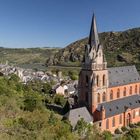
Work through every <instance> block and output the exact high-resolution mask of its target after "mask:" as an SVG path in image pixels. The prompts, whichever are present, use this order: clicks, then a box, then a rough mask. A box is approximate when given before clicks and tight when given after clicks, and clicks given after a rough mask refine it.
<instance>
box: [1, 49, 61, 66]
mask: <svg viewBox="0 0 140 140" xmlns="http://www.w3.org/2000/svg"><path fill="white" fill-rule="evenodd" d="M58 50H59V48H47V47H46V48H18V49H15V48H3V47H0V63H6V61H8V63H9V64H12V65H19V66H27V67H28V66H29V65H30V66H32V65H35V64H36V65H37V64H38V65H39V64H40V65H42V64H44V63H45V61H46V59H47V58H49V57H51V56H53V55H54V54H55V53H56V52H58Z"/></svg>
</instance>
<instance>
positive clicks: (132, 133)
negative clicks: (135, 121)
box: [126, 128, 140, 140]
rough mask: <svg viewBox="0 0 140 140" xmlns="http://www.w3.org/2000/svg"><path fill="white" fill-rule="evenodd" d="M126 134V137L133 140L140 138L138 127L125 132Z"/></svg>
mask: <svg viewBox="0 0 140 140" xmlns="http://www.w3.org/2000/svg"><path fill="white" fill-rule="evenodd" d="M126 136H127V137H128V138H131V139H133V140H139V139H140V128H134V129H131V130H130V131H129V132H128V133H127V134H126Z"/></svg>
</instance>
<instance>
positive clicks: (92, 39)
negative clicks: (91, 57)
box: [88, 14, 99, 48]
mask: <svg viewBox="0 0 140 140" xmlns="http://www.w3.org/2000/svg"><path fill="white" fill-rule="evenodd" d="M88 44H89V45H90V47H92V46H93V45H95V46H96V48H97V46H98V45H99V37H98V31H97V26H96V19H95V15H94V14H93V17H92V23H91V29H90V35H89V42H88Z"/></svg>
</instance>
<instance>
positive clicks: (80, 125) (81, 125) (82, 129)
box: [75, 118, 88, 136]
mask: <svg viewBox="0 0 140 140" xmlns="http://www.w3.org/2000/svg"><path fill="white" fill-rule="evenodd" d="M87 127H88V124H87V123H86V122H85V121H84V119H83V118H81V119H80V120H79V121H78V122H77V124H76V126H75V130H76V131H77V132H78V134H79V135H81V136H82V135H84V134H85V133H86V129H87Z"/></svg>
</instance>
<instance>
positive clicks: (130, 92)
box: [129, 86, 132, 95]
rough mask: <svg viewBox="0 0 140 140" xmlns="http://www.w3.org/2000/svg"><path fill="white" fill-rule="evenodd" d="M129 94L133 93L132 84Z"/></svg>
mask: <svg viewBox="0 0 140 140" xmlns="http://www.w3.org/2000/svg"><path fill="white" fill-rule="evenodd" d="M129 94H130V95H132V86H130V91H129Z"/></svg>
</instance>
